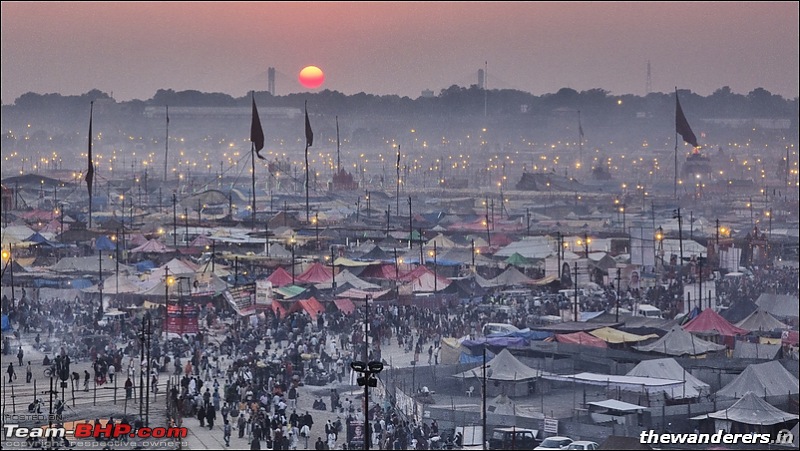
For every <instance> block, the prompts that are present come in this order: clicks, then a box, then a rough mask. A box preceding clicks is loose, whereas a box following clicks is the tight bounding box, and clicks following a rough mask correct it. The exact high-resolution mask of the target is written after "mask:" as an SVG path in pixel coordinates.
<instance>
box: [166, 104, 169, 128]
mask: <svg viewBox="0 0 800 451" xmlns="http://www.w3.org/2000/svg"><path fill="white" fill-rule="evenodd" d="M166 107H167V125H169V105H166Z"/></svg>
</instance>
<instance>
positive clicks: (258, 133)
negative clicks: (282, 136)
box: [250, 91, 264, 229]
mask: <svg viewBox="0 0 800 451" xmlns="http://www.w3.org/2000/svg"><path fill="white" fill-rule="evenodd" d="M251 93H252V103H253V114H252V120H251V122H250V169H251V171H250V172H251V181H252V185H251V186H250V188H251V190H252V193H253V198H252V205H251V208H252V209H253V228H254V229H255V228H256V157H258V158H260V159H262V160H263V159H264V157H262V156H261V154H260V153H258V152H259V151H260V150H261V149H263V148H264V129H263V128H261V119H260V118H259V117H258V109H257V108H256V92H255V91H251Z"/></svg>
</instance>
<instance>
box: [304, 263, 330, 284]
mask: <svg viewBox="0 0 800 451" xmlns="http://www.w3.org/2000/svg"><path fill="white" fill-rule="evenodd" d="M332 279H333V275H332V274H331V270H330V268H326V267H325V265H323V264H322V263H320V262H316V263H314V264H313V265H311V267H310V268H308V269H307V270H305V271H303V274H300V275H299V276H297V277H295V281H296V282H301V283H325V282H328V281H330V280H332Z"/></svg>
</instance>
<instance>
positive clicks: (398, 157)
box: [397, 144, 400, 174]
mask: <svg viewBox="0 0 800 451" xmlns="http://www.w3.org/2000/svg"><path fill="white" fill-rule="evenodd" d="M397 173H398V174H399V173H400V144H398V145H397Z"/></svg>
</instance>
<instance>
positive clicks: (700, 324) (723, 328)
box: [683, 308, 750, 336]
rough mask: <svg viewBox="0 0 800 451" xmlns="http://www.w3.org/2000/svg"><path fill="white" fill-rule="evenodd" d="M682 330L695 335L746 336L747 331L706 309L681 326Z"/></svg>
mask: <svg viewBox="0 0 800 451" xmlns="http://www.w3.org/2000/svg"><path fill="white" fill-rule="evenodd" d="M683 328H684V330H686V331H689V332H696V333H717V334H719V335H727V336H734V335H747V334H749V333H750V331H749V330H745V329H742V328H740V327H736V326H734V325H733V324H731V323H729V322H728V320H726V319H725V318H723V317H721V316H720V315H719V313H717V312H715V311H714V310H712V309H710V308H707V309H705V310H703V311H702V312H701V313H700V314H699V315H697V316H695V317H694V319H692V320H691V321H689V322H688V323H686V324H685V325H684V326H683Z"/></svg>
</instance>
